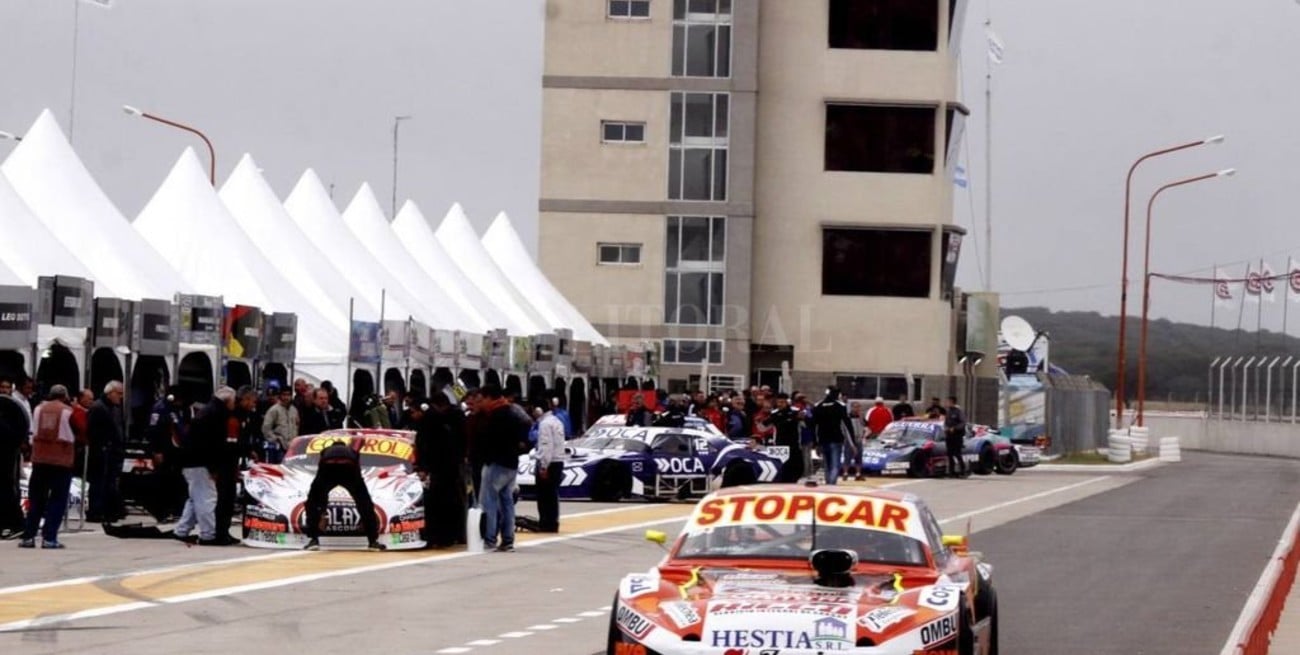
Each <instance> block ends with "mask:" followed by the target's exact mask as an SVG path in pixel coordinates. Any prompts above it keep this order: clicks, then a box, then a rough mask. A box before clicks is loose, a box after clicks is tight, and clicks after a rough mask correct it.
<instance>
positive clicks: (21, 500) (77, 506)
mask: <svg viewBox="0 0 1300 655" xmlns="http://www.w3.org/2000/svg"><path fill="white" fill-rule="evenodd" d="M31 477H32V465H31V464H30V463H28V462H23V464H22V466H20V467H19V468H18V504H19V505H20V506H22V508H23V514H26V513H27V512H28V511H29V510H30V509H31V501H30V500H29V499H28V497H27V485H28V483H29V481H30V480H31ZM83 492H85V493H83ZM89 492H90V485H89V483H85V482H83V480H82V478H81V476H77V477H74V478H72V482H70V483H69V484H68V510H67V513H66V514H65V515H64V516H65V517H67V518H68V520H71V521H81V520H82V519H84V518H85V512H83V511H82V509H83V507H84V505H83V504H82V499H84V498H87V497H88V494H89Z"/></svg>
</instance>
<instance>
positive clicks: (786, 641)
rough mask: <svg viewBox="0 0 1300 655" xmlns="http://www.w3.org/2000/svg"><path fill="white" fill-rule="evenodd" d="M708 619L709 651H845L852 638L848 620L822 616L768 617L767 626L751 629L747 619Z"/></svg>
mask: <svg viewBox="0 0 1300 655" xmlns="http://www.w3.org/2000/svg"><path fill="white" fill-rule="evenodd" d="M720 618H722V619H724V620H716V619H715V617H713V616H711V615H710V616H709V617H708V619H707V620H706V621H705V626H706V630H705V633H706V634H705V637H704V640H703V641H704V643H705V644H706V645H708V646H709V647H710V648H774V649H781V648H794V649H805V650H848V649H850V648H852V647H853V645H854V637H856V634H855V632H854V630H853V622H852V620H848V621H846V620H844V619H840V618H837V617H834V616H823V617H820V618H817V619H814V620H812V621H809V620H808V619H807V617H790V618H791V619H792V620H780V619H779V618H778V617H772V618H771V619H770V620H765V621H764V622H765V623H766V624H767V625H764V626H761V627H760V626H755V625H754V621H753V620H752V617H751V618H744V617H720Z"/></svg>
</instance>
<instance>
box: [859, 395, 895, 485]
mask: <svg viewBox="0 0 1300 655" xmlns="http://www.w3.org/2000/svg"><path fill="white" fill-rule="evenodd" d="M893 421H894V413H893V412H891V411H889V408H888V407H885V399H884V398H881V397H880V396H876V400H875V402H874V403H873V404H872V405H871V409H869V410H867V417H866V424H867V434H866V438H867V439H876V438H878V437H880V434H881V433H882V432H884V431H885V428H887V427H889V424H890V423H892V422H893ZM862 436H863V435H862V434H861V433H859V434H856V435H853V438H854V440H855V441H856V442H857V445H858V451H859V452H861V450H862ZM853 472H854V474H855V475H856V476H857V479H858V480H861V479H863V478H862V467H860V466H854V467H853Z"/></svg>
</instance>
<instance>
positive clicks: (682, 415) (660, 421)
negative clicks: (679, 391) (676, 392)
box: [653, 396, 686, 428]
mask: <svg viewBox="0 0 1300 655" xmlns="http://www.w3.org/2000/svg"><path fill="white" fill-rule="evenodd" d="M653 425H654V427H657V428H682V427H686V408H685V407H683V406H682V401H681V398H680V397H678V396H671V397H669V398H668V407H667V408H665V409H664V413H662V414H660V415H659V416H657V417H655V420H654V423H653Z"/></svg>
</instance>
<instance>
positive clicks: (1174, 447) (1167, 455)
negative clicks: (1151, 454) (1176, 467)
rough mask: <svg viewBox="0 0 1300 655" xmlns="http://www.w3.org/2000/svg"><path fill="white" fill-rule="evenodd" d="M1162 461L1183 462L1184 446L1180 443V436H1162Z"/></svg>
mask: <svg viewBox="0 0 1300 655" xmlns="http://www.w3.org/2000/svg"><path fill="white" fill-rule="evenodd" d="M1160 461H1162V462H1181V461H1183V451H1182V447H1181V446H1179V444H1178V437H1161V438H1160Z"/></svg>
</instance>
